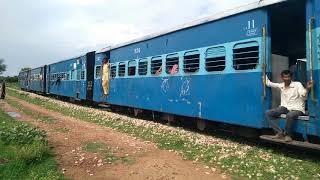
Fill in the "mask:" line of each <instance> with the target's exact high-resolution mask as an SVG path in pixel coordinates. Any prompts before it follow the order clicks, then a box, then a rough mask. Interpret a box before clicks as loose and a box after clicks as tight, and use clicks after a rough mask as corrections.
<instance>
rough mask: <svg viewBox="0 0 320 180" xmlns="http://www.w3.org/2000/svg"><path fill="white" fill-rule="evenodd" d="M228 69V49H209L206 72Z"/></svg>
mask: <svg viewBox="0 0 320 180" xmlns="http://www.w3.org/2000/svg"><path fill="white" fill-rule="evenodd" d="M225 68H226V49H225V47H214V48H209V49H208V50H207V52H206V70H207V71H208V72H212V71H223V70H224V69H225Z"/></svg>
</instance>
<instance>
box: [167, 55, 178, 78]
mask: <svg viewBox="0 0 320 180" xmlns="http://www.w3.org/2000/svg"><path fill="white" fill-rule="evenodd" d="M166 72H167V74H171V75H173V74H176V73H178V72H179V55H178V54H171V55H168V56H167V58H166Z"/></svg>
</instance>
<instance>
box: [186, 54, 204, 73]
mask: <svg viewBox="0 0 320 180" xmlns="http://www.w3.org/2000/svg"><path fill="white" fill-rule="evenodd" d="M183 62H184V66H183V70H184V72H188V73H194V72H197V71H199V65H200V53H199V51H190V52H187V53H186V54H185V55H184V60H183Z"/></svg>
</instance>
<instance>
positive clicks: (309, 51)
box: [96, 0, 320, 139]
mask: <svg viewBox="0 0 320 180" xmlns="http://www.w3.org/2000/svg"><path fill="white" fill-rule="evenodd" d="M319 7H320V5H319V1H314V0H307V1H301V0H299V1H298V0H288V1H286V0H277V1H275V0H273V1H267V0H265V1H260V2H257V3H254V4H251V5H249V6H246V7H242V8H239V9H236V11H230V12H226V13H223V14H220V15H216V16H212V17H209V18H205V19H202V20H199V21H195V22H192V23H191V24H184V25H183V26H182V27H177V28H174V29H172V30H169V31H166V32H161V33H158V34H154V35H150V36H147V37H144V38H141V39H138V40H134V41H131V42H128V43H124V44H120V45H117V46H113V47H111V49H110V50H109V51H107V52H106V53H110V61H111V74H112V76H111V81H110V94H109V95H108V97H107V98H105V99H104V102H107V103H109V104H113V105H120V106H127V107H132V108H139V109H147V110H152V111H158V112H163V113H166V114H167V113H168V114H173V115H181V116H188V117H194V118H198V119H199V122H201V123H203V121H202V120H201V119H205V120H209V121H216V122H223V123H227V124H233V125H240V126H245V127H252V128H257V129H263V128H268V127H269V125H268V123H267V122H266V121H265V117H264V112H265V111H266V110H267V109H269V108H271V107H275V106H278V105H279V102H280V100H279V95H277V92H271V90H270V89H269V88H266V85H265V84H263V81H262V77H263V76H264V75H268V76H269V77H273V80H274V81H277V80H276V77H279V72H280V71H281V70H284V69H289V68H290V69H292V70H293V71H295V74H296V77H295V79H297V80H304V82H302V83H303V84H304V85H305V83H306V79H313V80H314V81H315V82H316V84H315V87H314V88H313V90H312V92H311V94H310V96H309V98H308V114H306V115H305V116H303V117H300V118H299V120H298V122H297V125H296V127H295V130H296V132H297V133H300V134H302V135H303V137H304V138H305V139H308V137H310V136H317V137H319V136H320V130H319V128H318V127H320V124H319V121H318V120H317V119H318V117H319V115H320V114H319V109H320V108H319V104H318V101H319V95H318V94H319V89H318V88H317V87H318V84H319V73H318V69H319V58H320V57H319V52H320V51H319V40H320V39H319V15H320V11H319ZM310 45H311V46H312V47H310ZM96 63H99V62H96ZM173 67H176V69H175V72H172V69H173ZM177 67H178V68H177ZM97 88H98V89H101V88H100V87H97ZM100 91H101V90H100ZM97 99H98V98H97ZM99 99H101V97H99ZM280 124H282V126H283V121H281V122H280Z"/></svg>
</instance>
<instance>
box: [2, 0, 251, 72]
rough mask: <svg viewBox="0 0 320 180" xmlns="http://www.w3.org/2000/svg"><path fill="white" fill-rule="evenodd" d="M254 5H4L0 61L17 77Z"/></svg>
mask: <svg viewBox="0 0 320 180" xmlns="http://www.w3.org/2000/svg"><path fill="white" fill-rule="evenodd" d="M254 1H255V0H223V1H221V0H202V1H199V0H187V1H185V0H175V1H172V0H162V1H151V0H135V1H130V0H121V1H115V0H55V1H51V0H33V1H32V2H31V1H27V0H21V1H19V0H11V1H0V22H1V28H0V58H5V60H6V63H7V64H8V71H7V72H6V73H5V75H15V74H17V73H18V71H19V70H20V68H22V67H25V66H30V67H36V66H39V65H43V64H48V63H52V62H55V61H59V60H62V59H66V58H68V57H73V56H78V55H81V54H84V53H85V52H88V51H92V50H98V49H101V48H102V47H105V46H109V45H111V44H118V43H121V42H125V41H128V40H132V39H135V38H138V37H141V36H144V35H147V34H150V33H154V32H158V31H161V30H165V29H168V28H170V27H172V26H176V25H179V24H183V23H186V22H189V21H193V20H195V19H198V18H200V17H203V16H206V15H209V14H216V13H218V12H220V11H224V10H226V9H230V8H234V7H236V6H239V5H243V4H246V3H250V2H254Z"/></svg>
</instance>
